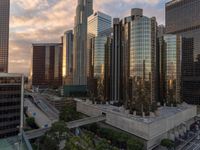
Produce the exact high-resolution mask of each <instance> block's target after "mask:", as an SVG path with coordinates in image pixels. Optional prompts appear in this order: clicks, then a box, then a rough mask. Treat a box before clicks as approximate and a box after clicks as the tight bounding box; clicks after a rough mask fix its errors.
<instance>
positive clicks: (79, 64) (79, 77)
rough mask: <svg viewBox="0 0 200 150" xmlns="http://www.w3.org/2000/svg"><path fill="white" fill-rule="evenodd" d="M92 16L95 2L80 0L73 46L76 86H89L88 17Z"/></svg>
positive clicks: (74, 80)
mask: <svg viewBox="0 0 200 150" xmlns="http://www.w3.org/2000/svg"><path fill="white" fill-rule="evenodd" d="M91 14H93V0H78V6H77V8H76V16H75V26H74V45H73V49H74V50H73V84H74V85H87V73H88V67H87V66H88V65H87V64H88V62H87V61H88V52H87V25H88V17H89V16H90V15H91Z"/></svg>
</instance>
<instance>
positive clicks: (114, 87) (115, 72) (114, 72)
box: [110, 18, 123, 102]
mask: <svg viewBox="0 0 200 150" xmlns="http://www.w3.org/2000/svg"><path fill="white" fill-rule="evenodd" d="M121 34H122V22H121V21H120V19H119V18H114V19H113V47H112V49H111V53H110V84H111V85H110V88H111V91H110V92H111V94H110V96H111V97H110V98H111V101H114V102H122V101H123V100H122V91H121V89H122V63H121V62H122V35H121Z"/></svg>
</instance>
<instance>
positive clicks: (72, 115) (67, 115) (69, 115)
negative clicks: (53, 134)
mask: <svg viewBox="0 0 200 150" xmlns="http://www.w3.org/2000/svg"><path fill="white" fill-rule="evenodd" d="M59 118H60V120H62V121H65V122H69V121H73V120H76V119H79V114H78V112H77V111H76V108H75V107H73V106H70V107H69V106H68V107H65V108H64V109H63V110H62V111H61V113H60V116H59Z"/></svg>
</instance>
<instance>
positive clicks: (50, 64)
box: [32, 43, 62, 88]
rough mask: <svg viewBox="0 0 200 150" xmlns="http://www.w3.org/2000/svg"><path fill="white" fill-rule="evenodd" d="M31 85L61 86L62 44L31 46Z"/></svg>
mask: <svg viewBox="0 0 200 150" xmlns="http://www.w3.org/2000/svg"><path fill="white" fill-rule="evenodd" d="M32 61H33V62H32V65H33V66H32V85H33V86H36V87H41V88H42V87H48V86H50V87H51V86H52V87H59V86H61V85H62V44H60V43H40V44H33V60H32Z"/></svg>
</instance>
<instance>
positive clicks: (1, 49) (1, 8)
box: [0, 0, 10, 72]
mask: <svg viewBox="0 0 200 150" xmlns="http://www.w3.org/2000/svg"><path fill="white" fill-rule="evenodd" d="M9 12H10V0H1V1H0V14H1V15H0V72H8V45H9V14H10V13H9Z"/></svg>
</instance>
